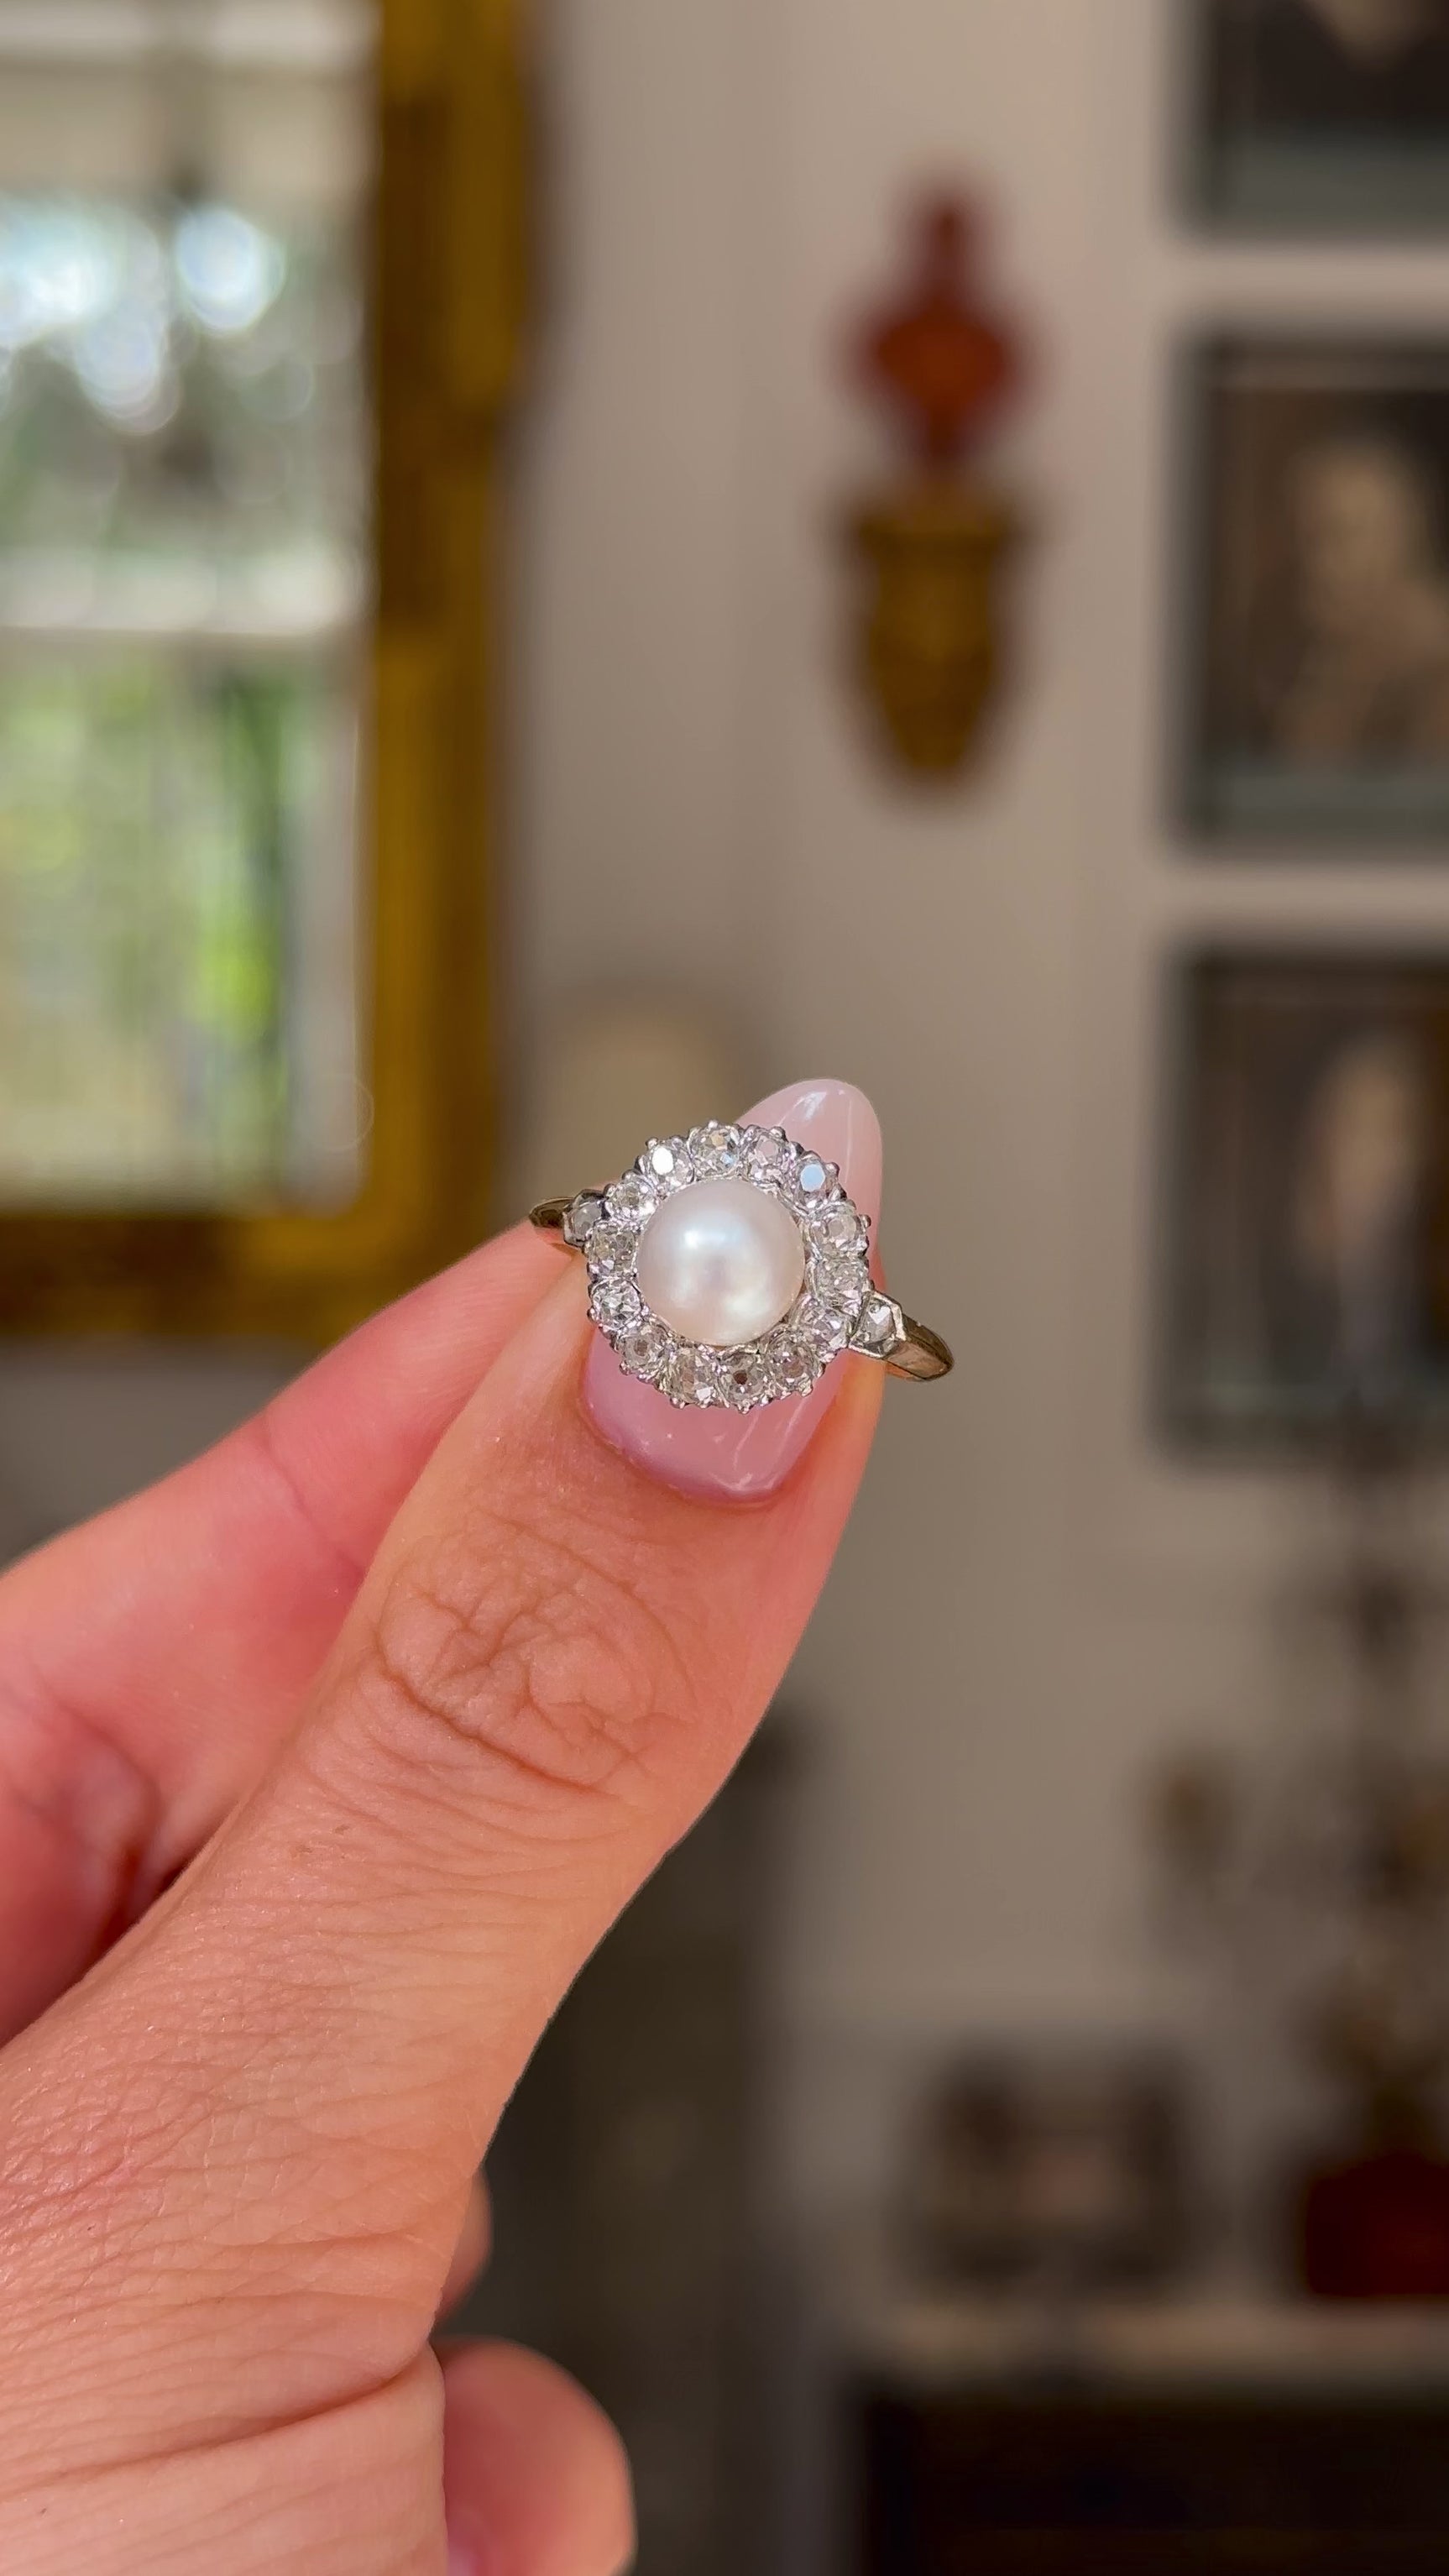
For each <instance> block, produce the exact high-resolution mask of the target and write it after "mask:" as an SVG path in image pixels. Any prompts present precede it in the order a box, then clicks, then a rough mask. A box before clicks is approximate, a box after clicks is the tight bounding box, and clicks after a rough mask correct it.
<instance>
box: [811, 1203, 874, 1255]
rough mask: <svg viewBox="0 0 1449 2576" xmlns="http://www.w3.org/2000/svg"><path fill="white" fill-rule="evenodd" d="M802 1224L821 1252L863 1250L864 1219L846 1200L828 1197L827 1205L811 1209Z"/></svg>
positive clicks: (864, 1239)
mask: <svg viewBox="0 0 1449 2576" xmlns="http://www.w3.org/2000/svg"><path fill="white" fill-rule="evenodd" d="M806 1223H807V1224H808V1226H809V1229H810V1240H811V1242H812V1244H815V1245H817V1246H818V1248H819V1249H820V1250H821V1251H822V1252H859V1251H863V1250H864V1247H865V1241H866V1232H865V1220H864V1218H863V1217H862V1216H861V1215H860V1213H859V1211H858V1210H857V1209H856V1208H855V1207H853V1206H852V1204H851V1202H850V1200H849V1199H832V1200H831V1201H830V1202H829V1204H828V1205H827V1206H825V1207H821V1208H815V1209H812V1211H811V1213H810V1215H809V1216H808V1218H807V1219H806Z"/></svg>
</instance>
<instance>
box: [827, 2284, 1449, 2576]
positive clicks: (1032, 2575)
mask: <svg viewBox="0 0 1449 2576" xmlns="http://www.w3.org/2000/svg"><path fill="white" fill-rule="evenodd" d="M1261 2313H1262V2315H1263V2317H1264V2319H1265V2320H1267V2319H1270V2318H1281V2317H1283V2316H1284V2315H1285V2314H1286V2313H1287V2312H1285V2311H1282V2310H1274V2309H1271V2308H1265V2309H1264V2310H1263V2311H1262V2312H1261ZM1304 2318H1305V2325H1304V2349H1303V2352H1302V2353H1301V2354H1300V2356H1299V2357H1298V2359H1297V2361H1296V2362H1295V2360H1294V2357H1293V2354H1292V2351H1291V2349H1286V2350H1285V2349H1284V2348H1283V2347H1284V2345H1285V2344H1287V2345H1291V2335H1289V2336H1282V2335H1280V2337H1279V2347H1278V2348H1277V2349H1276V2350H1274V2349H1272V2336H1273V2332H1274V2329H1273V2328H1272V2327H1271V2326H1269V2325H1268V2324H1266V2323H1265V2326H1264V2336H1265V2344H1266V2345H1267V2347H1268V2348H1267V2349H1265V2350H1264V2351H1262V2352H1260V2353H1257V2354H1255V2353H1254V2351H1253V2348H1252V2312H1251V2311H1248V2310H1245V2311H1244V2312H1243V2316H1242V2335H1243V2342H1242V2350H1241V2354H1240V2357H1239V2360H1238V2362H1237V2364H1236V2365H1235V2364H1234V2362H1233V2360H1232V2356H1231V2354H1230V2353H1228V2352H1225V2351H1224V2349H1223V2341H1222V2338H1221V2337H1218V2338H1217V2339H1216V2341H1214V2338H1213V2337H1212V2336H1211V2335H1208V2336H1206V2337H1205V2342H1204V2351H1203V2354H1202V2356H1201V2358H1200V2361H1199V2362H1198V2363H1196V2364H1195V2363H1194V2360H1193V2356H1192V2352H1191V2348H1190V2338H1186V2339H1184V2338H1182V2337H1178V2338H1177V2339H1176V2341H1175V2342H1173V2340H1172V2338H1171V2337H1170V2336H1169V2338H1168V2342H1169V2343H1170V2344H1171V2352H1170V2357H1169V2358H1167V2359H1165V2361H1164V2366H1163V2368H1162V2370H1161V2371H1160V2373H1159V2372H1154V2370H1153V2369H1152V2367H1151V2363H1150V2353H1149V2352H1146V2351H1144V2352H1143V2353H1140V2354H1139V2355H1138V2356H1137V2357H1136V2358H1135V2359H1134V2360H1133V2361H1132V2363H1131V2364H1130V2366H1126V2367H1124V2366H1122V2364H1121V2361H1120V2357H1118V2359H1116V2360H1114V2359H1113V2357H1112V2356H1111V2354H1110V2352H1108V2353H1098V2354H1097V2355H1096V2356H1095V2357H1094V2355H1093V2352H1092V2348H1091V2339H1090V2336H1089V2337H1088V2338H1087V2340H1086V2343H1085V2345H1084V2346H1083V2347H1082V2348H1080V2349H1078V2350H1077V2352H1076V2353H1075V2356H1074V2367H1073V2368H1072V2370H1071V2371H1070V2373H1068V2372H1065V2371H1064V2372H1062V2373H1061V2374H1060V2375H1057V2376H1053V2375H1052V2373H1051V2371H1050V2369H1049V2367H1048V2366H1046V2365H1045V2364H1044V2363H1038V2364H1036V2365H1033V2366H1032V2367H1031V2368H1029V2369H1027V2370H1023V2369H1022V2368H1021V2366H1020V2359H1019V2356H1013V2357H1012V2358H1011V2359H1010V2360H1008V2359H1007V2357H1006V2356H1005V2355H1003V2358H1002V2361H1001V2363H1000V2365H999V2366H998V2367H992V2366H990V2365H989V2364H986V2363H984V2362H983V2360H982V2356H981V2354H980V2352H979V2351H978V2352H976V2353H975V2354H974V2355H973V2358H972V2363H971V2366H970V2367H969V2368H967V2369H963V2370H960V2371H955V2372H953V2370H952V2368H951V2366H950V2362H949V2359H946V2360H945V2362H944V2366H943V2356H942V2354H941V2353H940V2351H939V2350H937V2351H936V2353H935V2354H934V2356H933V2360H932V2365H931V2367H930V2368H929V2369H925V2368H923V2369H920V2370H913V2369H912V2368H910V2367H909V2366H906V2367H902V2366H901V2356H900V2355H899V2354H896V2355H895V2356H894V2357H890V2356H882V2357H881V2359H880V2360H878V2361H877V2364H876V2366H875V2367H874V2368H872V2367H870V2366H869V2365H868V2364H867V2366H866V2368H865V2369H864V2370H863V2371H862V2374H861V2376H860V2377H859V2378H858V2380H857V2382H856V2384H855V2387H854V2390H853V2392H852V2396H851V2400H850V2405H849V2417H848V2420H849V2423H850V2427H851V2449H852V2453H853V2458H854V2462H855V2465H856V2472H857V2493H858V2502H859V2512H858V2516H857V2520H858V2526H859V2531H860V2542H859V2548H858V2552H857V2561H856V2570H855V2571H853V2576H1449V2373H1446V2369H1445V2348H1444V2342H1443V2338H1444V2334H1445V2331H1446V2330H1445V2329H1438V2328H1436V2327H1434V2326H1433V2325H1432V2324H1430V2323H1429V2322H1428V2321H1422V2320H1421V2321H1416V2322H1415V2323H1414V2324H1412V2325H1411V2326H1409V2327H1408V2329H1407V2330H1406V2333H1405V2337H1404V2341H1403V2345H1402V2348H1396V2346H1395V2341H1394V2329H1393V2324H1392V2320H1389V2319H1386V2318H1385V2317H1383V2316H1382V2315H1380V2316H1379V2317H1378V2318H1373V2317H1371V2316H1362V2317H1356V2316H1354V2315H1352V2314H1344V2315H1342V2316H1341V2317H1340V2316H1337V2315H1334V2316H1329V2317H1327V2318H1324V2317H1323V2315H1322V2312H1313V2311H1305V2312H1304ZM1148 2340H1150V2339H1147V2338H1144V2341H1148ZM881 2360H883V2361H884V2366H883V2367H882V2366H881Z"/></svg>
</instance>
